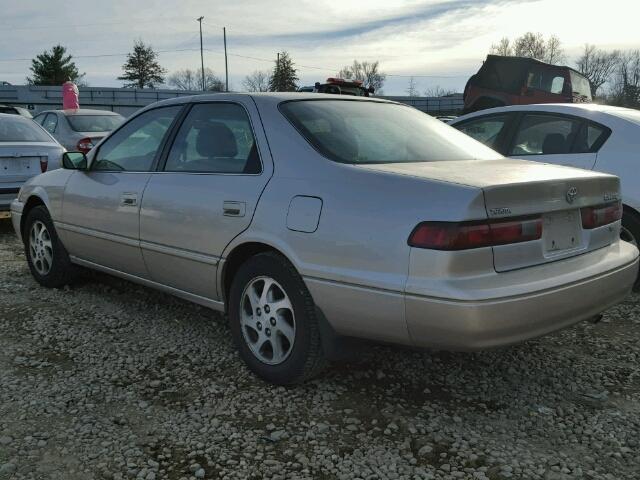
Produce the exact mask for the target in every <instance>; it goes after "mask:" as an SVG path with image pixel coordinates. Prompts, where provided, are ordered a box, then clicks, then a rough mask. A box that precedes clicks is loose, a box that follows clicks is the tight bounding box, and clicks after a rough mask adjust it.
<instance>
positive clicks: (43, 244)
mask: <svg viewBox="0 0 640 480" xmlns="http://www.w3.org/2000/svg"><path fill="white" fill-rule="evenodd" d="M23 238H24V249H25V255H26V257H27V263H28V264H29V270H31V274H32V275H33V278H35V279H36V281H37V282H38V283H39V284H40V285H42V286H44V287H48V288H60V287H63V286H65V285H67V284H69V283H71V282H72V281H73V280H74V279H75V278H76V275H77V267H75V266H74V265H73V264H72V263H71V261H70V260H69V254H68V253H67V250H66V249H65V248H64V245H62V242H61V241H60V238H58V233H57V232H56V229H55V228H54V226H53V221H52V220H51V216H50V215H49V212H48V210H47V209H46V208H45V207H44V206H42V205H39V206H37V207H34V208H33V209H32V210H30V211H29V213H28V214H27V218H26V220H25V227H24V235H23Z"/></svg>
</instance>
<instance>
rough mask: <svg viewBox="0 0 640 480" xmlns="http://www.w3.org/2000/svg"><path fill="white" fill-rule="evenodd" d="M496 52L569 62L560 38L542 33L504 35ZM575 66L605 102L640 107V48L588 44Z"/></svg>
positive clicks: (576, 60)
mask: <svg viewBox="0 0 640 480" xmlns="http://www.w3.org/2000/svg"><path fill="white" fill-rule="evenodd" d="M490 53H492V54H494V55H503V56H516V57H529V58H535V59H537V60H541V61H543V62H546V63H551V64H554V65H556V64H561V63H564V62H566V61H567V56H566V54H565V52H564V49H563V47H562V42H561V41H560V39H559V38H558V37H556V36H555V35H552V36H551V37H549V38H548V39H545V38H544V36H543V35H542V34H541V33H533V32H527V33H525V34H524V35H522V36H521V37H518V38H516V39H515V40H513V41H512V40H511V39H509V38H507V37H504V38H502V39H501V40H500V41H499V42H498V43H496V44H494V45H492V46H491V51H490ZM573 67H574V68H575V69H576V70H577V71H579V72H580V73H581V74H582V75H584V76H585V77H586V78H587V79H588V80H589V84H590V86H591V95H592V96H593V97H594V98H595V99H597V100H599V101H602V102H605V103H608V104H611V105H618V106H625V107H633V108H640V50H637V49H636V50H627V51H622V50H603V49H600V48H598V47H597V46H595V45H591V44H585V45H584V48H583V50H582V53H581V54H580V56H579V57H577V58H576V59H575V61H574V63H573Z"/></svg>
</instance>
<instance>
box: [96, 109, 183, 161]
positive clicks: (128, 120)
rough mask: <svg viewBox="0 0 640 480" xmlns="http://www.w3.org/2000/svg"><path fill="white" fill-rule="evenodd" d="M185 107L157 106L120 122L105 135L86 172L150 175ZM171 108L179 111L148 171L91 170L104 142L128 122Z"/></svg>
mask: <svg viewBox="0 0 640 480" xmlns="http://www.w3.org/2000/svg"><path fill="white" fill-rule="evenodd" d="M186 105H188V104H186V103H172V104H169V105H158V106H157V107H153V108H148V109H144V110H142V111H140V112H138V113H136V114H135V115H133V116H131V117H129V118H128V119H126V120H125V121H124V122H122V123H121V124H120V125H118V128H116V129H115V130H112V131H111V132H110V133H109V135H107V136H106V137H105V138H104V139H103V140H102V141H101V142H100V146H99V147H98V148H97V149H96V151H95V153H94V154H93V157H92V159H91V163H90V164H89V167H88V169H87V171H90V172H110V173H151V172H154V171H155V169H156V166H157V163H158V159H159V158H160V154H161V153H162V151H163V149H164V146H165V144H166V142H167V135H168V134H169V132H171V131H172V129H173V128H174V126H175V123H176V120H177V119H178V118H179V117H180V116H181V114H182V112H183V111H184V109H185V106H186ZM171 107H180V111H179V112H178V113H177V114H176V116H175V117H174V118H173V120H172V122H171V125H169V128H168V129H167V131H166V132H165V134H164V136H163V137H162V141H161V142H160V147H159V148H158V150H157V151H156V154H155V156H154V157H153V161H152V162H151V165H150V166H149V169H148V170H102V169H101V170H96V169H94V168H93V166H94V164H95V163H96V161H97V158H98V155H100V149H101V148H102V147H103V145H104V142H106V141H108V140H109V138H111V137H112V136H113V135H114V134H115V133H116V132H118V131H119V130H120V129H122V128H124V127H125V126H126V125H128V124H129V122H132V121H134V120H135V119H136V118H138V117H139V116H141V115H144V114H145V113H149V112H152V111H154V110H159V109H161V108H171Z"/></svg>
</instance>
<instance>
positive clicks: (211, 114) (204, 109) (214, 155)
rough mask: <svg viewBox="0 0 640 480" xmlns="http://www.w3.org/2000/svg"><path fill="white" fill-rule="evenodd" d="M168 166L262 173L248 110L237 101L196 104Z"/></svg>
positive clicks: (170, 168)
mask: <svg viewBox="0 0 640 480" xmlns="http://www.w3.org/2000/svg"><path fill="white" fill-rule="evenodd" d="M164 170H165V171H167V172H204V173H245V174H252V173H260V172H261V170H262V167H261V164H260V158H259V157H258V150H257V147H256V143H255V139H254V138H253V131H252V129H251V124H250V123H249V117H248V116H247V112H246V111H245V110H244V108H242V107H241V106H240V105H238V104H235V103H202V104H196V105H194V106H193V107H192V108H191V111H190V112H189V114H188V115H187V117H186V118H185V120H184V122H183V123H182V126H181V127H180V130H179V131H178V134H177V135H176V139H175V140H174V142H173V145H172V146H171V150H170V152H169V156H168V157H167V163H166V165H165V168H164Z"/></svg>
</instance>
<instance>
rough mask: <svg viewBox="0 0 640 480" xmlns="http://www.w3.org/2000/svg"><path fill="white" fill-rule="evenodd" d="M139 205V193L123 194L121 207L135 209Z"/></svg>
mask: <svg viewBox="0 0 640 480" xmlns="http://www.w3.org/2000/svg"><path fill="white" fill-rule="evenodd" d="M137 204H138V194H137V193H123V194H122V195H120V205H122V206H123V207H135V206H136V205H137Z"/></svg>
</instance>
